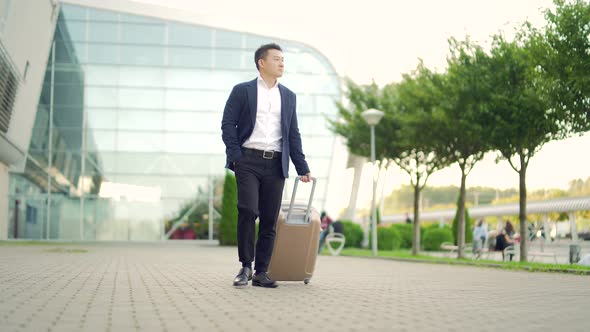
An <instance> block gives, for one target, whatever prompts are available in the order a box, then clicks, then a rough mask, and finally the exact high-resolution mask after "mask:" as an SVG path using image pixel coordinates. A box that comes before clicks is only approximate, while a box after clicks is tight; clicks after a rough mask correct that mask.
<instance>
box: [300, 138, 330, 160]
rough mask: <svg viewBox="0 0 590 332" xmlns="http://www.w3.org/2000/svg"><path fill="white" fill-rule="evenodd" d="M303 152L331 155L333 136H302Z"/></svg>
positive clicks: (314, 154) (313, 154) (306, 153)
mask: <svg viewBox="0 0 590 332" xmlns="http://www.w3.org/2000/svg"><path fill="white" fill-rule="evenodd" d="M302 141H303V152H304V153H305V155H306V156H310V157H311V156H318V157H322V156H331V155H332V145H333V141H334V138H333V137H312V138H309V137H308V138H306V137H303V138H302Z"/></svg>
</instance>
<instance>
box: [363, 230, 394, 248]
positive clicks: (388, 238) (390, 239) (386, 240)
mask: <svg viewBox="0 0 590 332" xmlns="http://www.w3.org/2000/svg"><path fill="white" fill-rule="evenodd" d="M401 244H402V236H401V235H400V233H399V231H398V230H397V229H395V228H392V227H377V249H378V250H398V249H399V248H400V247H401ZM369 248H373V239H372V237H369Z"/></svg>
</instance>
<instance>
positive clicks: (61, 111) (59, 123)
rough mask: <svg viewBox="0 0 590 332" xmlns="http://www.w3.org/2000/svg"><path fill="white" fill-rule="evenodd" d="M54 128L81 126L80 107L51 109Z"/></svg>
mask: <svg viewBox="0 0 590 332" xmlns="http://www.w3.org/2000/svg"><path fill="white" fill-rule="evenodd" d="M53 126H54V127H55V128H60V127H61V128H81V127H82V107H56V108H55V110H54V111H53Z"/></svg>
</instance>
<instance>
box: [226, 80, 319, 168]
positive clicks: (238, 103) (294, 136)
mask: <svg viewBox="0 0 590 332" xmlns="http://www.w3.org/2000/svg"><path fill="white" fill-rule="evenodd" d="M257 80H258V79H257V78H256V79H254V80H252V81H249V82H244V83H240V84H238V85H236V86H234V88H233V89H232V91H231V94H230V95H229V98H228V99H227V102H226V104H225V109H224V110H223V120H221V131H222V134H221V137H222V138H223V142H224V143H225V154H226V156H227V160H226V164H225V167H226V168H229V169H231V170H232V171H233V170H234V165H233V162H234V161H235V162H237V161H239V160H240V158H242V144H244V142H245V141H246V140H247V139H248V137H250V135H252V131H254V124H255V123H256V110H257V104H258V103H257V99H258V90H257V89H258V84H257V83H258V81H257ZM279 92H280V93H281V133H282V136H283V143H282V144H283V146H282V155H281V165H282V168H283V176H284V177H285V178H288V177H289V157H291V160H293V164H294V165H295V169H296V170H297V173H298V174H299V175H305V174H307V173H309V166H308V165H307V162H306V161H305V155H304V154H303V148H302V146H301V134H300V133H299V126H298V124H297V112H296V111H295V108H296V105H297V101H296V96H295V94H294V93H293V92H292V91H291V90H289V89H287V88H286V87H285V86H283V85H282V84H279Z"/></svg>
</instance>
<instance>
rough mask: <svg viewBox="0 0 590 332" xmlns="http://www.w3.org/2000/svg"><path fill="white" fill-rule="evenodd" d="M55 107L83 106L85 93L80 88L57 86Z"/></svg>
mask: <svg viewBox="0 0 590 332" xmlns="http://www.w3.org/2000/svg"><path fill="white" fill-rule="evenodd" d="M53 96H54V103H55V105H82V104H83V103H84V92H83V89H82V88H81V87H79V86H71V85H70V86H56V88H55V90H54V94H53Z"/></svg>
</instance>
